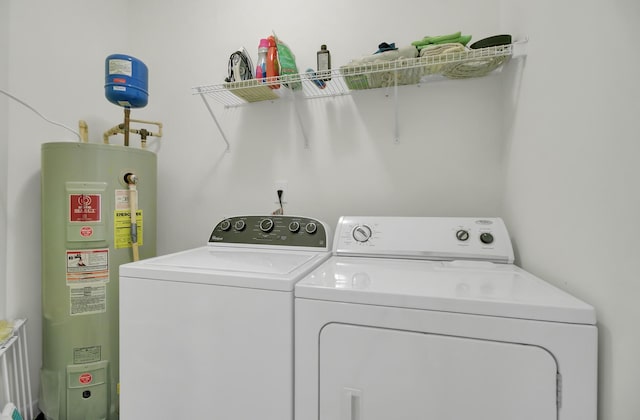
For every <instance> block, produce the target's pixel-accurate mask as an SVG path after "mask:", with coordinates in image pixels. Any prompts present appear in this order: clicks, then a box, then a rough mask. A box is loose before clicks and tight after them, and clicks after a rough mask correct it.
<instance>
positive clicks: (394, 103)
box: [393, 71, 400, 144]
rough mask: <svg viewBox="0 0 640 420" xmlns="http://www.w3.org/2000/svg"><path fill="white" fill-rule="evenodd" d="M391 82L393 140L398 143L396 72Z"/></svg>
mask: <svg viewBox="0 0 640 420" xmlns="http://www.w3.org/2000/svg"><path fill="white" fill-rule="evenodd" d="M394 76H395V77H394V83H393V142H394V143H396V144H398V143H400V123H399V121H398V72H397V71H395V72H394Z"/></svg>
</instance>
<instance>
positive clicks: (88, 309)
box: [69, 285, 107, 316]
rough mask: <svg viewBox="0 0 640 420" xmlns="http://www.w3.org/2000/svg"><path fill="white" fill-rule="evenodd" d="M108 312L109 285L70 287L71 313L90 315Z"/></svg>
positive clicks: (72, 314)
mask: <svg viewBox="0 0 640 420" xmlns="http://www.w3.org/2000/svg"><path fill="white" fill-rule="evenodd" d="M103 312H107V286H106V285H102V286H91V285H87V286H80V287H70V288H69V315H71V316H74V315H89V314H99V313H103Z"/></svg>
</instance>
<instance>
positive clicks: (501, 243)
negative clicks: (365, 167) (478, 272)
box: [334, 216, 514, 263]
mask: <svg viewBox="0 0 640 420" xmlns="http://www.w3.org/2000/svg"><path fill="white" fill-rule="evenodd" d="M334 252H335V253H336V254H337V255H361V256H375V257H385V256H386V257H393V258H417V259H430V260H482V261H492V262H502V263H513V259H514V256H513V248H512V246H511V240H510V238H509V234H508V232H507V228H506V226H505V224H504V222H503V221H502V219H500V218H470V217H354V216H344V217H341V218H340V220H339V222H338V227H337V228H336V235H335V239H334Z"/></svg>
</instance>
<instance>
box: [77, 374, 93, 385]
mask: <svg viewBox="0 0 640 420" xmlns="http://www.w3.org/2000/svg"><path fill="white" fill-rule="evenodd" d="M91 381H93V376H91V374H90V373H89V372H87V373H83V374H82V375H80V376H79V377H78V382H80V383H81V384H82V385H89V384H90V383H91Z"/></svg>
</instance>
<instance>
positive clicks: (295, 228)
mask: <svg viewBox="0 0 640 420" xmlns="http://www.w3.org/2000/svg"><path fill="white" fill-rule="evenodd" d="M299 230H300V222H291V223H289V232H292V233H296V232H297V231H299Z"/></svg>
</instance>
